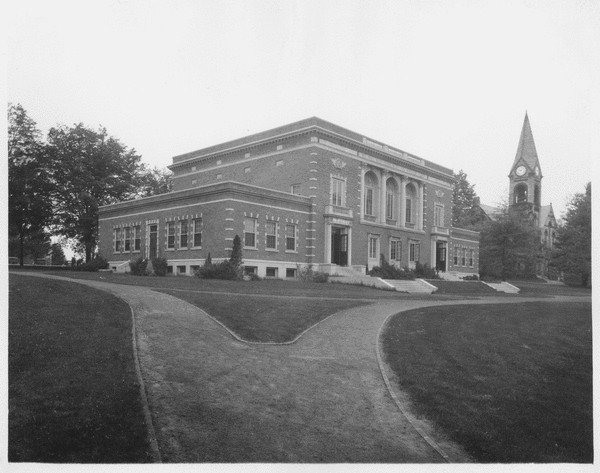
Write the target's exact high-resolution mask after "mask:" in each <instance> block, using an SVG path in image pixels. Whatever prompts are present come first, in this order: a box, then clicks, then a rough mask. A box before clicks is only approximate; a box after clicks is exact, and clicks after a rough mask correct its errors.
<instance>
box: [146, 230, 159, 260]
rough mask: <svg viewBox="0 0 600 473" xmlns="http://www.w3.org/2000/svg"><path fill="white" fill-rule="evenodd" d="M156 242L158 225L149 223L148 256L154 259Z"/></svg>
mask: <svg viewBox="0 0 600 473" xmlns="http://www.w3.org/2000/svg"><path fill="white" fill-rule="evenodd" d="M157 242H158V225H156V224H154V225H150V239H149V246H148V257H149V258H150V259H154V258H156V256H157V251H156V250H157Z"/></svg>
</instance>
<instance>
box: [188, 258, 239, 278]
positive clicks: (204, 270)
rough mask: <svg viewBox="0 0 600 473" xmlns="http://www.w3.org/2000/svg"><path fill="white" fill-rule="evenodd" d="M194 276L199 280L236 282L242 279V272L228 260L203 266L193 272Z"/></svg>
mask: <svg viewBox="0 0 600 473" xmlns="http://www.w3.org/2000/svg"><path fill="white" fill-rule="evenodd" d="M195 276H196V277H198V278H201V279H227V280H231V281H233V280H238V279H242V270H241V268H240V267H237V266H236V265H235V264H234V263H232V262H231V261H230V260H225V261H221V262H220V263H210V264H208V265H207V264H206V263H205V264H204V266H201V267H200V268H198V269H197V270H196V272H195Z"/></svg>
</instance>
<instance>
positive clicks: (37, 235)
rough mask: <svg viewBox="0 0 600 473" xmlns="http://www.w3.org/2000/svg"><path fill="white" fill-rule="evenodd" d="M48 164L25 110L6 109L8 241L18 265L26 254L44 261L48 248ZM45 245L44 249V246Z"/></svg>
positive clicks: (50, 209)
mask: <svg viewBox="0 0 600 473" xmlns="http://www.w3.org/2000/svg"><path fill="white" fill-rule="evenodd" d="M49 170H50V161H49V159H48V156H47V155H46V153H45V147H44V144H43V142H42V140H41V133H40V131H39V130H38V128H37V125H36V123H35V121H34V120H32V119H31V118H30V117H29V116H28V115H27V112H26V111H25V109H24V108H23V107H22V106H21V105H19V104H17V105H12V104H9V106H8V223H9V241H10V242H11V247H13V245H12V242H13V241H14V242H16V246H17V249H16V251H17V252H18V254H19V262H20V264H21V265H23V262H24V259H25V254H26V253H28V254H30V255H32V256H33V257H34V258H35V257H43V256H45V255H44V254H43V252H44V250H45V249H46V251H47V249H48V248H49V235H48V232H47V231H46V227H47V225H48V224H49V222H50V219H51V217H52V199H51V195H52V190H53V185H52V182H51V180H50V179H49V178H48V175H49ZM46 243H47V245H46Z"/></svg>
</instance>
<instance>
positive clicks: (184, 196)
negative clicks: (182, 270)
mask: <svg viewBox="0 0 600 473" xmlns="http://www.w3.org/2000/svg"><path fill="white" fill-rule="evenodd" d="M218 196H223V198H231V199H234V198H237V199H252V200H257V199H260V200H261V201H263V202H264V201H267V202H270V203H272V204H273V205H283V206H287V207H290V210H302V211H308V210H310V207H311V199H310V198H309V197H305V196H299V195H294V194H289V193H286V192H282V191H277V190H273V189H266V188H264V187H259V186H252V185H249V184H243V183H240V182H235V181H223V182H219V183H217V184H210V185H207V186H201V187H194V188H192V189H184V190H181V191H174V192H168V193H165V194H160V195H156V196H151V197H144V198H141V199H134V200H128V201H124V202H118V203H116V204H110V205H105V206H102V207H100V209H99V217H100V218H103V217H107V216H109V215H111V214H113V213H120V212H122V211H126V212H130V213H131V212H136V211H138V212H139V211H143V210H149V209H155V210H156V211H160V210H161V208H163V207H165V206H166V205H174V204H182V203H189V202H190V201H193V202H197V203H202V201H203V200H207V199H209V198H214V197H218Z"/></svg>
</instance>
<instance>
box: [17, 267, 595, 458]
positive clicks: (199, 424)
mask: <svg viewBox="0 0 600 473" xmlns="http://www.w3.org/2000/svg"><path fill="white" fill-rule="evenodd" d="M19 274H23V275H25V274H26V273H19ZM27 275H33V276H42V275H41V274H39V273H27ZM43 277H53V278H56V279H61V280H66V281H69V282H76V283H80V284H86V285H89V286H92V287H95V288H98V289H103V290H106V291H108V292H110V293H113V294H115V295H117V296H118V297H121V298H123V299H124V300H126V301H127V302H128V303H129V304H130V305H131V307H132V308H133V310H134V312H135V317H136V325H137V342H138V350H139V360H140V364H141V368H142V374H143V378H144V381H145V384H146V391H147V394H148V401H149V407H150V411H151V413H152V419H153V422H154V428H155V432H156V437H157V441H158V447H159V449H160V453H161V457H162V460H163V462H220V463H233V462H261V463H269V462H294V463H299V462H328V463H347V462H352V463H360V462H364V463H384V462H391V463H407V462H408V463H423V462H425V463H437V462H444V461H446V459H444V457H443V456H442V455H441V454H440V451H441V452H442V453H444V454H445V455H447V460H448V461H452V462H467V461H469V459H468V457H467V455H466V454H464V452H462V451H461V449H460V448H459V447H458V446H456V445H454V444H452V443H451V442H449V441H447V440H445V439H443V438H442V437H441V436H440V435H439V433H436V432H435V431H434V430H433V428H432V426H430V425H428V424H427V422H426V421H425V420H417V419H412V418H411V421H412V423H411V422H409V420H408V419H407V417H406V416H405V415H404V414H403V413H402V411H401V410H400V409H399V405H398V404H397V402H399V403H400V404H401V407H402V405H403V407H404V408H406V407H407V405H405V404H403V403H405V401H406V399H405V397H404V396H403V393H401V392H399V391H397V390H396V388H395V387H393V388H392V389H393V390H394V395H395V397H396V400H394V399H393V397H392V396H391V395H390V392H389V391H388V389H387V388H386V384H385V383H384V378H383V376H382V371H381V368H383V370H384V372H385V373H387V374H388V376H391V374H390V373H389V370H387V369H386V368H385V367H382V366H381V365H380V363H379V362H378V354H377V351H378V346H377V338H378V334H379V330H380V328H381V326H382V325H383V324H384V323H385V321H386V320H387V318H388V317H389V316H391V315H393V314H396V313H398V312H401V311H404V310H410V309H415V308H419V307H426V306H434V305H454V304H490V303H511V302H512V303H515V302H527V301H530V300H531V301H536V300H540V299H535V298H527V299H525V298H507V297H499V298H497V299H496V298H489V297H486V298H483V299H478V300H468V301H466V300H461V301H416V300H415V301H412V300H411V301H407V300H398V301H390V300H386V301H385V302H381V303H376V304H373V305H369V306H362V307H358V308H354V309H349V310H346V311H343V312H340V313H338V314H336V315H335V316H334V317H329V318H328V319H326V320H324V321H323V322H321V323H320V324H318V325H317V326H316V327H314V328H313V329H312V330H309V331H308V332H307V333H306V334H305V335H304V336H302V337H301V338H300V339H299V340H298V341H297V342H296V343H294V344H291V345H255V344H253V345H250V344H246V343H243V342H240V341H238V340H236V339H234V338H233V337H232V336H231V335H230V334H229V333H228V332H227V331H226V330H225V329H224V328H223V327H221V326H220V325H218V324H217V323H215V321H214V320H212V319H211V318H210V317H209V316H207V314H206V313H204V312H203V311H202V310H200V309H198V308H197V307H195V306H192V305H191V304H188V303H186V302H184V301H182V300H180V299H177V298H175V297H172V296H169V295H166V294H162V293H158V292H155V291H152V290H150V289H147V288H140V287H135V286H125V285H117V284H110V283H102V282H97V281H85V280H74V279H69V278H62V277H59V276H48V275H43ZM544 300H545V301H548V300H549V299H544ZM585 300H587V301H589V298H585ZM290 303H294V304H301V303H302V302H301V301H291V302H290ZM391 384H392V386H393V385H394V383H393V382H392V383H391ZM409 417H411V416H410V414H409ZM415 425H416V427H417V429H418V430H420V431H421V433H419V432H418V431H417V430H416V429H415ZM423 433H426V434H429V436H430V437H432V438H435V441H432V443H433V444H434V446H435V447H437V448H438V450H436V449H435V448H433V447H432V445H431V444H430V443H428V442H427V441H426V440H425V439H424V438H423V436H422V434H423ZM426 436H427V435H426Z"/></svg>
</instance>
